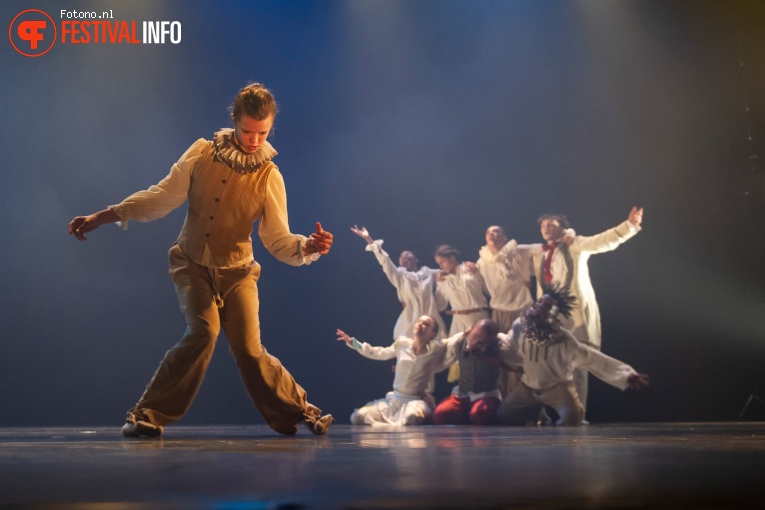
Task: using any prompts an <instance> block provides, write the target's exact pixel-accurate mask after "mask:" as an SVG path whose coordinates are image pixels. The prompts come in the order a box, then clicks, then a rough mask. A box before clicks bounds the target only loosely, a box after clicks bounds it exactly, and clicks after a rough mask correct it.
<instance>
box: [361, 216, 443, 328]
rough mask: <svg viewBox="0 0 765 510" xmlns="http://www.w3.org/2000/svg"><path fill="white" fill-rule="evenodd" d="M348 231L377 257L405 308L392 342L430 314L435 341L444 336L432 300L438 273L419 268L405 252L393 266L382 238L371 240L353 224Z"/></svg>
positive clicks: (367, 234)
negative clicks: (435, 330) (364, 242)
mask: <svg viewBox="0 0 765 510" xmlns="http://www.w3.org/2000/svg"><path fill="white" fill-rule="evenodd" d="M351 232H353V233H354V234H356V235H357V236H359V237H361V238H362V239H364V240H365V241H366V242H367V248H366V250H367V251H371V252H372V253H374V255H375V257H377V261H378V262H379V263H380V266H382V269H383V272H384V273H385V276H387V277H388V280H389V281H390V283H392V284H393V286H394V287H395V288H396V292H397V293H398V300H399V301H400V302H401V305H402V306H403V307H404V309H403V310H401V315H399V316H398V319H397V320H396V325H395V326H394V327H393V339H394V340H395V339H396V338H398V337H400V336H407V335H410V334H411V333H412V328H413V327H414V323H415V322H417V319H418V318H419V317H420V316H421V315H430V316H431V317H432V318H433V320H435V321H436V324H437V325H438V333H437V334H436V338H443V337H444V336H446V325H445V324H444V320H443V319H442V318H441V315H440V314H439V313H438V306H437V305H436V300H435V298H434V297H433V290H434V287H435V277H436V275H437V274H438V273H439V272H440V271H439V270H438V269H431V268H429V267H427V266H422V267H419V268H418V267H417V264H418V263H419V260H417V257H415V256H414V253H412V252H411V251H408V250H405V251H402V252H401V255H399V257H398V263H399V265H398V267H396V265H395V264H394V263H393V261H392V260H391V258H390V256H389V255H388V254H387V253H386V252H385V250H383V248H382V244H383V240H382V239H377V240H373V239H372V237H371V236H370V235H369V231H368V230H367V229H366V228H365V227H361V228H359V227H358V226H356V225H354V226H353V227H351Z"/></svg>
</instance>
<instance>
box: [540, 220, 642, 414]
mask: <svg viewBox="0 0 765 510" xmlns="http://www.w3.org/2000/svg"><path fill="white" fill-rule="evenodd" d="M642 221H643V208H642V207H641V208H637V207H633V208H632V210H631V211H630V214H629V216H628V218H627V220H626V221H624V222H622V223H620V224H619V225H617V226H616V227H614V228H611V229H609V230H606V231H605V232H602V233H600V234H596V235H594V236H586V237H585V236H576V237H575V238H574V241H573V242H572V243H571V244H570V245H569V244H568V243H566V242H561V241H562V239H563V237H564V231H565V229H567V228H568V227H569V224H568V219H567V218H566V217H565V216H563V215H558V214H544V215H542V216H541V217H540V218H539V228H540V231H541V233H542V238H543V239H544V241H545V244H544V245H543V250H542V252H540V253H537V254H535V255H534V270H535V272H536V277H537V284H538V285H537V286H538V291H537V295H538V296H541V295H542V285H547V286H555V287H558V288H560V289H564V290H567V291H568V292H570V293H571V295H572V296H573V297H574V298H575V299H576V301H577V306H576V308H574V309H573V310H572V312H571V317H570V318H569V319H568V321H567V322H565V323H564V327H566V329H568V330H569V331H571V334H572V335H574V338H576V339H577V340H579V341H580V342H582V343H584V344H586V345H589V346H591V347H593V348H595V349H600V343H601V338H600V311H599V310H598V302H597V301H596V300H595V291H594V289H593V288H592V282H591V281H590V272H589V269H588V267H587V261H588V260H589V259H590V255H593V254H596V253H604V252H607V251H611V250H615V249H616V248H617V247H618V246H619V245H620V244H622V243H623V242H625V241H627V240H628V239H630V238H632V237H633V236H635V235H636V234H637V233H638V232H639V231H640V224H641V223H642ZM574 381H575V384H576V390H577V392H578V394H579V398H580V399H581V401H582V404H583V405H584V408H585V410H586V409H587V371H586V370H584V369H578V370H576V371H575V373H574Z"/></svg>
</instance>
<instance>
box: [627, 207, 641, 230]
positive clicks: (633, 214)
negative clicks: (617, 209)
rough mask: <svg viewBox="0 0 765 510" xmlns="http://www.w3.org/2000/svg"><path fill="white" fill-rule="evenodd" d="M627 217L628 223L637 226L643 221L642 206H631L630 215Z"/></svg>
mask: <svg viewBox="0 0 765 510" xmlns="http://www.w3.org/2000/svg"><path fill="white" fill-rule="evenodd" d="M627 219H628V220H629V221H630V223H632V224H633V225H635V226H636V227H639V226H640V224H641V223H642V222H643V208H642V207H640V208H638V207H636V206H632V210H631V211H630V215H629V217H628V218H627Z"/></svg>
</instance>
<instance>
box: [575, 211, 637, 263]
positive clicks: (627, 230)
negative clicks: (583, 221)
mask: <svg viewBox="0 0 765 510" xmlns="http://www.w3.org/2000/svg"><path fill="white" fill-rule="evenodd" d="M642 222H643V208H642V207H640V208H638V207H633V208H632V210H631V211H630V214H629V216H628V218H627V220H625V221H624V222H622V223H620V224H619V225H617V226H615V227H614V228H610V229H608V230H606V231H605V232H601V233H600V234H596V235H594V236H577V237H576V238H575V239H574V242H573V243H572V244H571V248H573V249H576V250H579V251H587V252H590V253H603V252H607V251H611V250H615V249H616V248H617V246H619V245H620V244H622V243H623V242H625V241H627V240H628V239H630V238H632V237H634V236H635V235H636V234H637V233H638V232H640V224H641V223H642Z"/></svg>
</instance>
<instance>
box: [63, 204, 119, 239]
mask: <svg viewBox="0 0 765 510" xmlns="http://www.w3.org/2000/svg"><path fill="white" fill-rule="evenodd" d="M119 219H120V217H119V216H117V213H116V212H114V209H112V208H109V209H104V210H103V211H99V212H97V213H94V214H91V215H89V216H75V218H74V219H73V220H72V221H70V222H69V234H70V235H73V236H74V237H76V238H77V239H79V240H80V241H87V238H86V237H85V235H84V234H87V233H88V232H92V231H94V230H95V229H97V228H98V227H100V226H101V225H104V224H106V223H114V222H115V221H119Z"/></svg>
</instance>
